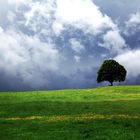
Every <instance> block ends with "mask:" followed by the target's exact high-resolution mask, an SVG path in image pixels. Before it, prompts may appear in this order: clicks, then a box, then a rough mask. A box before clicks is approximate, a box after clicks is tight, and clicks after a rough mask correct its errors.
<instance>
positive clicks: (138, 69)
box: [115, 50, 140, 77]
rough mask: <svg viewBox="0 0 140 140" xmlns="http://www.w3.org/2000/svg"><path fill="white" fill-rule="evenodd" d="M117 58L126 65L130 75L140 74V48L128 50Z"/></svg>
mask: <svg viewBox="0 0 140 140" xmlns="http://www.w3.org/2000/svg"><path fill="white" fill-rule="evenodd" d="M115 59H116V60H117V61H118V62H119V63H120V64H122V65H124V66H125V67H126V69H127V71H128V75H129V76H132V77H137V76H138V75H140V50H131V51H127V52H125V53H122V54H120V55H118V56H117V57H116V58H115Z"/></svg>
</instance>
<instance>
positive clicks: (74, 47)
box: [70, 38, 85, 54]
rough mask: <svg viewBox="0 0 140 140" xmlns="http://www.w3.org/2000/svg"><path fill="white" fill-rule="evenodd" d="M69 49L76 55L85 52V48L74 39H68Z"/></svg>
mask: <svg viewBox="0 0 140 140" xmlns="http://www.w3.org/2000/svg"><path fill="white" fill-rule="evenodd" d="M70 45H71V46H70V47H71V48H72V50H74V51H75V52H76V53H79V54H80V53H82V52H83V51H84V50H85V46H83V45H82V44H81V43H80V42H79V41H78V40H76V39H74V38H73V39H70Z"/></svg>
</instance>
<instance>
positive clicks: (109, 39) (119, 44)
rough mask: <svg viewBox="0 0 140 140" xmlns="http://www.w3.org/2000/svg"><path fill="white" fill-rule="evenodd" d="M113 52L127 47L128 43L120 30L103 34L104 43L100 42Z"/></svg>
mask: <svg viewBox="0 0 140 140" xmlns="http://www.w3.org/2000/svg"><path fill="white" fill-rule="evenodd" d="M99 45H100V46H102V47H105V48H106V49H109V50H111V51H112V52H121V51H123V50H124V49H125V48H126V43H125V40H124V39H123V37H122V36H121V35H120V33H119V31H118V30H114V31H112V30H111V31H108V32H107V33H106V34H104V35H103V43H102V44H99Z"/></svg>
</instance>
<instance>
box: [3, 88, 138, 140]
mask: <svg viewBox="0 0 140 140" xmlns="http://www.w3.org/2000/svg"><path fill="white" fill-rule="evenodd" d="M0 140H140V86H114V87H111V86H110V87H102V88H95V89H76V90H52V91H32V92H0Z"/></svg>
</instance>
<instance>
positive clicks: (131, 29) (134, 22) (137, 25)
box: [124, 11, 140, 36]
mask: <svg viewBox="0 0 140 140" xmlns="http://www.w3.org/2000/svg"><path fill="white" fill-rule="evenodd" d="M139 30H140V11H137V12H136V13H133V14H131V15H130V17H129V19H128V21H126V22H125V28H124V34H125V35H127V36H130V35H134V34H135V33H136V32H137V31H139Z"/></svg>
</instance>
